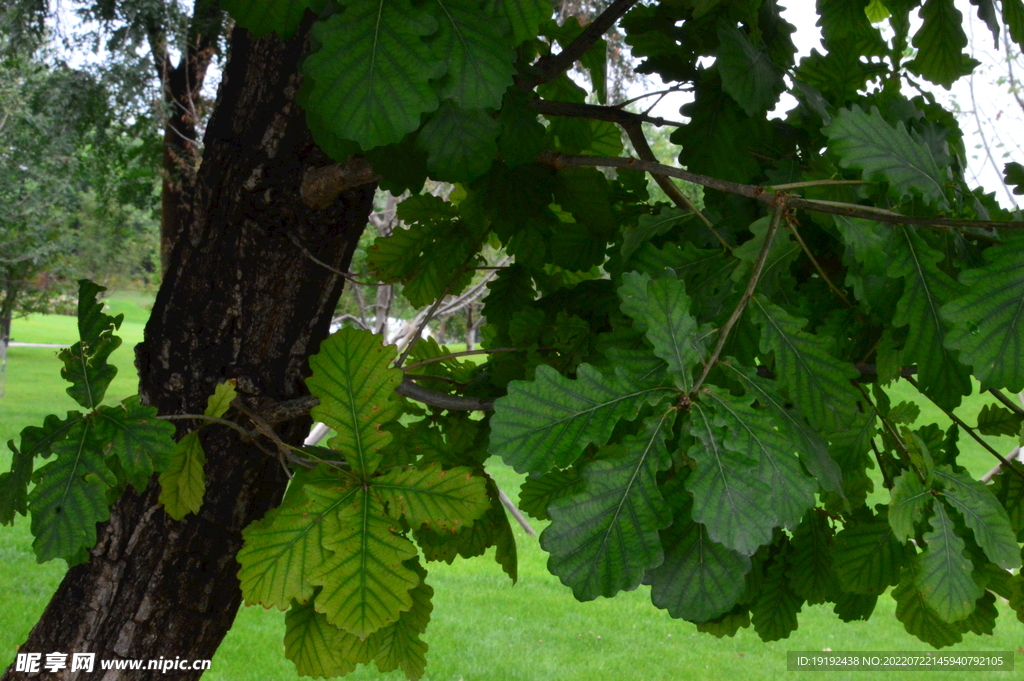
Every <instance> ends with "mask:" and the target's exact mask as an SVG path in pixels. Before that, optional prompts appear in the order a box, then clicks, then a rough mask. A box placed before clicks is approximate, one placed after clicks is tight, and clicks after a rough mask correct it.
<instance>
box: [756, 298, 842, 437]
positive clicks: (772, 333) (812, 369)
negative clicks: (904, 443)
mask: <svg viewBox="0 0 1024 681" xmlns="http://www.w3.org/2000/svg"><path fill="white" fill-rule="evenodd" d="M750 310H751V312H753V313H754V321H755V323H756V324H757V325H758V326H759V327H760V328H761V351H762V352H773V353H774V355H775V372H776V374H777V375H778V379H777V380H778V383H779V385H781V386H783V387H784V388H786V390H788V392H789V396H790V398H791V399H792V400H793V402H795V403H796V405H797V406H798V407H799V408H800V411H801V412H803V414H804V415H805V416H806V417H807V418H808V420H809V421H810V422H811V424H812V425H814V426H816V427H817V428H819V429H820V430H822V431H824V432H827V433H833V432H836V431H840V430H843V429H845V428H846V427H848V426H849V425H850V423H851V422H852V421H853V419H854V416H855V415H856V411H857V407H856V404H857V401H858V400H859V399H860V393H859V392H857V389H856V388H854V387H853V386H852V385H850V379H854V378H857V375H858V374H857V370H856V369H855V368H854V367H853V365H852V364H849V363H847V362H841V361H839V360H838V359H836V358H835V357H833V356H832V354H831V353H830V352H829V350H828V348H829V342H828V341H826V340H825V339H823V338H819V337H817V336H815V335H813V334H810V333H807V332H806V331H803V330H802V329H803V327H804V326H805V325H806V324H807V321H806V320H804V319H800V318H799V317H794V316H793V315H791V314H789V313H788V312H786V311H785V310H783V309H782V308H781V307H779V306H778V305H775V304H774V303H771V302H769V301H768V300H767V299H766V298H764V297H762V296H760V295H758V296H754V298H753V299H751V301H750Z"/></svg>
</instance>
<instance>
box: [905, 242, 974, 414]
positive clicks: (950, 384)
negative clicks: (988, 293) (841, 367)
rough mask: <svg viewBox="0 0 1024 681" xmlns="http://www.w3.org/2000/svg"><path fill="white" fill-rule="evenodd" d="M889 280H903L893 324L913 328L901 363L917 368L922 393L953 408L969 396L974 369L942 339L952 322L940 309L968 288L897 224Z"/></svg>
mask: <svg viewBox="0 0 1024 681" xmlns="http://www.w3.org/2000/svg"><path fill="white" fill-rule="evenodd" d="M892 230H893V237H892V242H891V243H890V248H889V253H890V257H891V259H890V261H889V266H888V270H887V273H888V275H889V276H890V277H892V278H896V277H902V278H903V295H902V296H901V297H900V299H899V302H898V303H897V304H896V314H895V316H894V317H893V320H892V323H893V326H895V327H897V328H899V327H902V326H909V327H910V328H909V331H908V334H907V340H906V342H905V343H904V345H903V361H905V362H906V363H908V364H911V363H913V364H917V367H918V383H919V384H920V386H921V391H922V392H923V393H924V394H925V395H927V396H928V397H930V398H932V399H933V400H935V402H936V403H938V404H939V405H940V406H942V407H945V408H946V409H952V408H954V407H956V406H958V405H959V404H960V400H961V397H962V396H963V395H969V394H970V393H971V374H970V371H969V370H968V369H967V368H966V367H965V366H964V365H963V364H961V363H960V361H959V359H958V356H957V353H956V351H954V350H950V349H949V348H948V347H947V345H944V341H945V339H946V338H947V336H946V333H947V331H948V330H949V327H950V324H949V323H948V322H947V321H946V320H945V319H944V318H943V316H942V315H941V314H940V308H941V307H942V305H943V304H944V303H947V302H949V301H951V300H953V299H954V298H956V297H958V296H960V295H962V294H963V293H964V292H965V290H966V287H965V286H963V285H962V284H959V283H957V282H956V281H954V280H953V279H951V278H950V277H949V276H948V275H947V274H945V273H944V272H942V271H941V270H939V268H938V265H937V263H939V262H940V261H941V260H942V259H943V257H944V256H943V255H942V254H941V253H939V252H938V251H937V250H935V249H933V248H931V247H930V246H929V245H928V244H927V243H926V242H925V240H924V239H923V238H922V237H921V235H920V234H919V233H918V232H917V231H915V229H914V228H913V227H909V226H905V225H899V226H893V227H892Z"/></svg>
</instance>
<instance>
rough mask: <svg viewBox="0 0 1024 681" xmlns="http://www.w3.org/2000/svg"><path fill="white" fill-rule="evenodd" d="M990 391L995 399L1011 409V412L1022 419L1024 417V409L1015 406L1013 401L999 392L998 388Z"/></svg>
mask: <svg viewBox="0 0 1024 681" xmlns="http://www.w3.org/2000/svg"><path fill="white" fill-rule="evenodd" d="M988 391H989V392H990V393H992V396H993V397H995V398H996V399H997V400H999V401H1000V402H1002V403H1003V404H1005V405H1006V406H1007V407H1009V408H1010V411H1012V412H1013V413H1014V414H1016V415H1017V416H1020V417H1024V409H1021V408H1020V405H1018V404H1015V403H1014V401H1013V400H1011V399H1010V398H1009V397H1007V396H1006V395H1004V394H1003V391H1002V390H999V389H998V388H989V390H988Z"/></svg>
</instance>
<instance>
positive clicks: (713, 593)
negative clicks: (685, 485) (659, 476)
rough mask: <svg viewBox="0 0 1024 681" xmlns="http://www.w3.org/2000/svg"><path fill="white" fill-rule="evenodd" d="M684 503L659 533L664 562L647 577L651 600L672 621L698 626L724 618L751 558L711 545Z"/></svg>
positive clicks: (740, 590) (741, 587)
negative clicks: (666, 526)
mask: <svg viewBox="0 0 1024 681" xmlns="http://www.w3.org/2000/svg"><path fill="white" fill-rule="evenodd" d="M688 507H689V504H687V507H685V508H684V509H682V510H681V511H680V512H679V513H677V514H676V517H675V519H674V520H673V521H672V525H671V526H670V527H669V528H668V529H667V530H663V531H662V533H661V542H662V544H663V545H664V546H665V561H664V562H663V563H662V564H661V565H659V566H658V567H656V568H654V569H653V570H651V571H650V572H649V573H648V574H647V578H648V580H649V581H650V584H651V601H652V602H653V603H654V605H655V606H657V607H659V608H663V609H665V610H667V611H668V614H669V615H671V616H672V617H676V618H680V619H684V620H687V621H689V622H696V623H698V624H703V623H705V622H709V621H712V620H715V619H717V618H718V617H721V616H722V615H723V614H725V613H727V612H728V611H729V610H730V609H731V608H732V607H733V606H734V605H736V601H737V600H739V598H740V596H741V595H743V592H744V590H745V588H746V576H747V573H748V572H750V558H749V557H748V556H745V555H743V554H742V553H737V552H736V551H732V550H730V549H727V548H726V547H724V546H722V545H721V544H719V543H717V542H715V541H713V540H712V539H711V537H709V536H708V532H707V528H705V527H704V526H703V525H701V524H700V523H697V522H694V521H693V519H692V518H691V517H690V510H689V508H688Z"/></svg>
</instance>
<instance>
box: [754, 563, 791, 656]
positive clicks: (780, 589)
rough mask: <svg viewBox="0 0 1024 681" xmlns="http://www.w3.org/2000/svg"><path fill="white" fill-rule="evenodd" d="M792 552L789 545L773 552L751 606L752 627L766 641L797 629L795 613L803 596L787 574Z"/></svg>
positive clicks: (783, 636)
mask: <svg viewBox="0 0 1024 681" xmlns="http://www.w3.org/2000/svg"><path fill="white" fill-rule="evenodd" d="M791 552H792V549H789V547H788V545H783V550H781V551H779V552H778V553H777V554H775V558H774V561H773V562H772V564H771V565H769V566H768V571H767V573H766V574H765V577H764V583H763V584H762V585H761V593H760V594H758V597H757V600H756V601H754V604H753V607H751V609H750V622H751V624H753V625H754V631H756V632H757V635H758V636H760V637H761V640H762V641H765V642H768V641H778V640H780V639H784V638H789V635H790V634H791V633H793V632H794V631H796V628H797V619H796V616H797V613H799V612H800V610H801V609H802V608H803V599H802V598H800V596H798V595H797V594H796V592H794V591H793V586H792V584H790V581H789V579H788V578H787V577H786V570H787V568H788V566H789V557H790V554H791Z"/></svg>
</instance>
